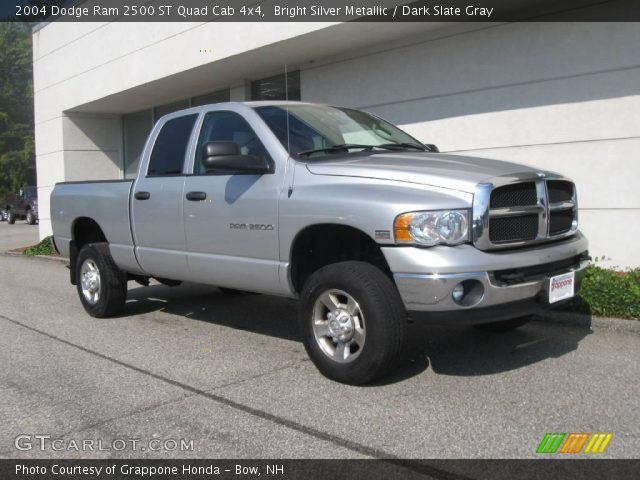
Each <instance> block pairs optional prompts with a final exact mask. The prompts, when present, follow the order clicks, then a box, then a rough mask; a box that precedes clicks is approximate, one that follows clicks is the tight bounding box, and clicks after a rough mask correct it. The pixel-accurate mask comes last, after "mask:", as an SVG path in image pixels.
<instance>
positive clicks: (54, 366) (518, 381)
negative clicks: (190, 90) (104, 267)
mask: <svg viewBox="0 0 640 480" xmlns="http://www.w3.org/2000/svg"><path fill="white" fill-rule="evenodd" d="M4 227H5V226H4V225H3V226H2V228H4ZM295 318H296V302H295V301H293V300H287V299H280V298H275V297H269V296H264V295H242V296H232V297H225V296H224V295H222V294H221V292H220V291H219V290H218V289H216V288H215V287H208V286H202V285H192V284H184V285H182V286H180V287H174V288H170V287H165V286H160V285H153V286H151V287H147V288H143V287H140V286H137V285H136V284H134V283H130V290H129V298H128V301H127V306H126V311H125V312H124V314H123V315H122V316H120V317H118V318H112V319H95V318H91V317H89V316H88V315H86V314H85V312H84V310H83V309H82V307H81V305H80V302H79V300H78V298H77V295H76V291H75V288H74V287H72V286H71V285H70V284H69V283H68V271H67V269H66V268H65V265H64V264H63V263H60V262H57V261H46V260H41V259H30V258H16V257H6V256H0V387H1V389H0V457H9V458H43V457H52V458H78V457H91V458H109V457H115V458H119V457H149V458H169V457H179V458H309V457H312V458H370V457H390V458H394V457H400V458H469V457H473V458H533V457H536V456H537V455H536V453H535V451H536V448H537V446H538V444H539V443H540V441H541V440H542V438H543V436H544V435H545V433H547V432H611V433H613V438H612V440H611V442H610V444H609V446H608V448H607V450H606V451H605V453H603V454H597V455H598V456H599V457H605V458H640V408H639V407H640V384H639V382H638V378H639V377H640V376H639V373H640V335H639V334H638V333H637V331H636V333H634V331H632V330H633V329H630V330H626V329H625V328H622V329H620V330H612V329H607V328H601V327H598V328H592V325H591V321H590V319H589V318H588V317H584V318H582V319H580V320H578V321H576V322H564V321H558V320H557V319H550V318H546V319H539V320H537V321H535V322H532V323H530V324H528V325H526V326H525V327H523V328H522V329H520V330H519V331H515V332H510V333H507V334H490V333H483V332H478V331H476V330H474V329H473V328H471V327H469V326H467V325H436V326H434V325H425V324H424V323H421V324H417V323H414V324H412V325H411V326H410V338H411V341H410V344H409V346H408V349H407V354H406V360H405V361H404V363H403V365H402V366H401V368H400V369H399V370H398V372H397V374H396V375H395V376H393V377H390V378H388V379H386V380H384V381H382V382H379V383H377V384H375V385H370V386H366V387H351V386H345V385H341V384H338V383H334V382H332V381H330V380H327V379H325V378H324V377H322V376H321V375H320V374H319V373H318V372H317V371H316V369H315V368H314V366H313V364H312V363H311V362H310V361H309V360H308V358H307V355H306V353H305V351H304V348H303V346H302V344H301V343H300V341H299V337H298V333H297V328H296V322H295ZM594 325H595V323H594ZM34 434H44V435H50V436H51V439H56V438H57V439H62V441H61V442H59V443H58V447H60V448H59V449H58V450H54V449H52V448H51V444H46V445H45V449H44V450H41V449H40V448H39V442H40V440H36V439H34V436H33V435H34ZM20 435H26V437H24V436H23V437H20V439H19V440H18V444H19V445H20V446H21V449H19V448H17V447H16V438H17V437H19V436H20ZM123 439H124V440H125V441H129V440H132V439H136V440H140V441H141V442H142V443H141V444H138V447H140V445H142V447H141V448H138V449H135V450H134V449H133V448H132V447H131V444H130V442H129V444H128V446H127V447H126V448H124V449H122V450H119V449H116V448H115V446H116V442H115V441H116V440H123ZM153 439H155V440H157V441H158V442H160V444H161V445H162V448H160V449H158V445H157V444H156V449H154V450H152V449H150V448H148V447H149V446H150V440H153ZM85 440H93V441H100V442H102V444H103V446H106V447H108V448H106V449H104V450H96V449H93V450H86V449H84V450H83V449H80V450H79V451H78V450H77V449H74V448H70V445H74V443H75V444H81V443H82V442H83V441H85ZM167 440H174V441H176V442H179V441H182V440H184V441H185V442H186V445H187V448H185V449H182V450H181V449H180V448H172V447H173V446H174V445H173V443H166V441H167ZM163 442H164V443H163ZM190 442H191V448H188V447H189V443H190ZM47 445H48V448H47ZM118 445H121V443H118ZM578 456H583V455H582V454H581V455H578ZM584 456H587V455H584Z"/></svg>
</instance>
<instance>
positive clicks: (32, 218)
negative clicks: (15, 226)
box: [27, 210, 36, 225]
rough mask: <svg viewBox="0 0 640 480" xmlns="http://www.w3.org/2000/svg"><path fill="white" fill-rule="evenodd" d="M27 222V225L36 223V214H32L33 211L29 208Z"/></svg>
mask: <svg viewBox="0 0 640 480" xmlns="http://www.w3.org/2000/svg"><path fill="white" fill-rule="evenodd" d="M27 223H28V224H29V225H35V224H36V216H35V215H34V214H33V212H32V211H31V210H29V211H28V212H27Z"/></svg>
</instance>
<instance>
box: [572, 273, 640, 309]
mask: <svg viewBox="0 0 640 480" xmlns="http://www.w3.org/2000/svg"><path fill="white" fill-rule="evenodd" d="M573 306H574V309H576V310H579V311H582V312H588V313H592V314H594V315H600V316H605V317H620V318H633V319H640V269H635V270H629V271H626V272H617V271H615V270H609V269H605V268H601V267H597V266H595V265H591V266H589V268H588V269H587V273H586V276H585V278H584V280H583V282H582V288H581V289H580V295H579V297H578V299H577V301H575V302H574V304H573Z"/></svg>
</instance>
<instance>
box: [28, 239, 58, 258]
mask: <svg viewBox="0 0 640 480" xmlns="http://www.w3.org/2000/svg"><path fill="white" fill-rule="evenodd" d="M22 253H23V254H25V255H27V256H29V257H35V256H36V255H55V254H56V251H55V250H54V249H53V244H52V243H51V237H46V238H44V239H42V241H41V242H40V243H38V244H36V245H33V246H31V247H28V248H26V249H25V250H24V252H22Z"/></svg>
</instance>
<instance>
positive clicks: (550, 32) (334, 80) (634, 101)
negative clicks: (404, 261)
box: [302, 23, 640, 266]
mask: <svg viewBox="0 0 640 480" xmlns="http://www.w3.org/2000/svg"><path fill="white" fill-rule="evenodd" d="M637 45H640V26H639V25H638V24H632V23H626V24H620V23H617V24H607V23H593V24H588V23H530V24H525V23H518V24H504V25H494V26H489V27H486V26H483V27H481V28H479V29H475V30H472V31H468V32H464V33H458V34H455V35H445V36H444V37H443V38H438V37H436V38H431V39H428V40H424V41H420V40H418V41H416V42H415V43H413V44H411V45H407V46H402V47H393V48H388V49H383V50H382V51H379V52H377V53H376V52H369V53H367V54H363V55H360V56H356V57H355V58H354V57H351V58H348V59H346V60H345V59H343V60H331V59H328V60H325V61H324V62H318V64H317V65H313V66H311V68H305V69H304V70H303V72H302V92H303V98H304V99H305V100H311V101H320V102H328V103H334V104H342V105H349V106H353V107H357V108H363V109H365V110H368V111H371V112H372V113H375V114H378V115H380V116H382V117H384V118H387V119H388V120H390V121H393V122H395V123H397V124H399V125H402V126H403V127H404V128H405V129H406V130H407V131H408V132H410V133H412V134H413V135H414V136H416V137H417V138H419V139H420V140H422V141H424V142H425V143H435V144H437V145H438V146H439V147H440V149H441V150H442V151H448V152H453V153H459V154H464V155H474V156H483V157H492V158H498V159H504V160H510V161H514V162H518V163H523V164H527V165H532V166H536V167H539V168H541V169H549V170H555V171H558V172H561V173H563V174H566V175H568V176H570V177H571V178H573V179H574V180H575V181H576V182H577V186H578V194H579V203H580V224H581V229H582V230H583V231H584V232H585V233H586V234H587V235H588V236H589V239H590V241H591V252H592V255H594V256H598V257H601V256H606V257H607V258H608V259H609V260H607V261H606V262H604V263H605V264H606V265H609V266H640V249H636V248H634V245H635V244H636V243H637V239H638V238H640V189H639V188H638V187H637V179H638V178H640V153H638V152H640V150H639V147H640V49H638V48H637Z"/></svg>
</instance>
